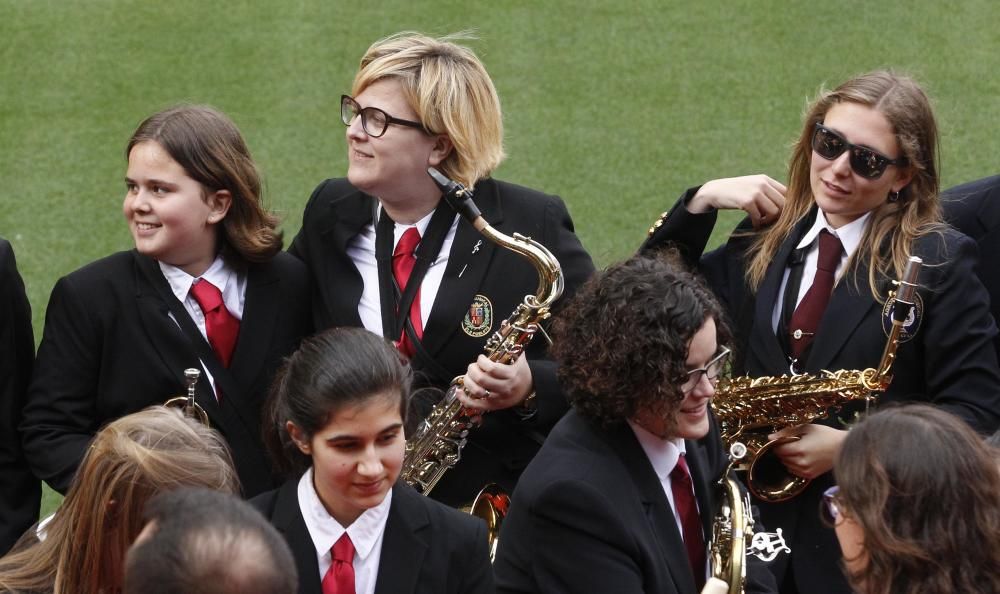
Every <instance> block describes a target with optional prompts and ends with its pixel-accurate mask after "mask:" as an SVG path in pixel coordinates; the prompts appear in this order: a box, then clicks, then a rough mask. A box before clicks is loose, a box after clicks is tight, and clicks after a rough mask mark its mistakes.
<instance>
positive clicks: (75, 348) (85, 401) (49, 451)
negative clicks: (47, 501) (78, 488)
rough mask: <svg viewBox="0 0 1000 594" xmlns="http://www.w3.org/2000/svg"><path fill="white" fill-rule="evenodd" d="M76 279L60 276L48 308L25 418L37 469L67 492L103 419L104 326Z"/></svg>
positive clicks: (29, 450) (31, 459)
mask: <svg viewBox="0 0 1000 594" xmlns="http://www.w3.org/2000/svg"><path fill="white" fill-rule="evenodd" d="M93 314H94V311H93V310H92V309H91V308H89V307H87V306H86V305H85V301H84V300H83V299H81V298H80V296H79V295H78V293H77V286H76V284H75V283H74V282H73V280H72V279H70V278H68V277H64V278H62V279H60V280H59V281H58V282H57V283H56V286H55V288H53V290H52V295H51V297H50V298H49V305H48V308H47V309H46V313H45V330H44V332H43V335H42V343H41V346H40V348H39V353H38V355H39V365H38V366H37V367H36V369H35V374H34V381H33V383H32V386H31V392H30V394H29V398H28V404H27V406H26V408H25V413H24V419H23V421H22V431H23V438H24V450H25V454H26V455H27V457H28V461H29V462H30V464H31V468H32V470H33V471H34V472H35V474H36V475H37V476H38V477H39V478H41V479H43V480H45V481H46V482H47V483H49V485H51V486H52V488H54V489H56V490H57V491H60V492H62V493H65V492H66V490H67V489H68V488H69V484H70V481H71V480H72V478H73V475H74V473H75V472H76V468H77V466H78V465H79V463H80V460H82V459H83V454H84V452H85V451H86V449H87V445H88V443H89V442H90V439H91V438H92V437H93V435H94V433H95V432H96V431H97V429H98V423H99V421H100V420H99V419H98V418H97V415H96V409H95V404H96V400H97V395H96V393H95V392H94V387H96V386H97V384H98V373H99V371H100V368H101V355H102V352H103V350H104V345H103V344H102V343H101V340H100V338H101V336H102V334H103V333H102V332H101V331H99V330H98V321H97V320H96V319H95V318H94V317H93Z"/></svg>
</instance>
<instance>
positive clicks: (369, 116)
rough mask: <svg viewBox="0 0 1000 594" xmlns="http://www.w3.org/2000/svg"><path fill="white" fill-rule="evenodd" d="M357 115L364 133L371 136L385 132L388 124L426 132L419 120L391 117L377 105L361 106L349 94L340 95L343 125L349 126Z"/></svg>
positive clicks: (375, 136) (376, 136) (377, 135)
mask: <svg viewBox="0 0 1000 594" xmlns="http://www.w3.org/2000/svg"><path fill="white" fill-rule="evenodd" d="M358 116H361V128H362V129H364V131H365V134H367V135H368V136H371V137H372V138H378V137H380V136H382V135H383V134H385V131H386V130H388V129H389V124H399V125H400V126H409V127H411V128H417V129H419V130H421V131H423V132H424V133H427V129H426V128H424V125H423V124H421V123H420V122H414V121H413V120H404V119H402V118H396V117H393V116H391V115H389V114H387V113H386V112H385V111H383V110H381V109H379V108H377V107H365V108H362V107H361V106H360V105H358V102H357V101H355V100H354V97H351V96H350V95H341V96H340V119H341V121H343V122H344V125H345V126H350V125H351V122H353V121H354V118H356V117H358Z"/></svg>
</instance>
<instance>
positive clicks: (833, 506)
mask: <svg viewBox="0 0 1000 594" xmlns="http://www.w3.org/2000/svg"><path fill="white" fill-rule="evenodd" d="M838 493H840V487H838V486H837V485H834V486H832V487H830V488H829V489H827V490H826V491H823V498H822V499H821V500H820V503H819V515H820V517H821V518H822V519H823V521H824V522H826V523H827V524H829V525H830V526H835V525H837V524H839V523H840V519H841V518H843V517H844V511H843V510H842V509H841V508H840V503H838V501H837V494H838Z"/></svg>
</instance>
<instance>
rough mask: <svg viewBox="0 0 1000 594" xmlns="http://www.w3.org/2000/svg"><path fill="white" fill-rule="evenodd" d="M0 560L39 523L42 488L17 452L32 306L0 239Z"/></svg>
mask: <svg viewBox="0 0 1000 594" xmlns="http://www.w3.org/2000/svg"><path fill="white" fill-rule="evenodd" d="M0 303H3V308H2V309H0V556H3V555H4V554H5V553H6V552H7V551H8V550H9V549H10V547H11V546H13V545H14V543H15V542H16V541H17V539H18V538H19V537H20V536H21V533H23V532H24V531H25V530H26V529H27V528H28V527H29V526H31V525H32V524H34V523H35V521H36V520H38V507H39V503H40V502H41V497H42V484H41V482H40V481H39V480H38V479H37V478H35V477H34V476H33V475H32V474H31V470H30V469H29V468H28V463H27V462H26V461H25V459H24V452H22V450H21V438H20V435H19V434H18V432H17V425H18V423H19V422H20V419H21V408H22V407H23V406H24V398H25V393H26V391H27V389H28V380H29V379H30V378H31V366H32V364H33V363H34V360H35V337H34V335H33V334H32V332H31V306H30V305H29V304H28V298H27V296H25V294H24V283H23V282H22V281H21V275H20V274H18V272H17V263H16V262H15V260H14V250H13V249H11V247H10V244H9V243H7V241H6V240H5V239H2V238H0Z"/></svg>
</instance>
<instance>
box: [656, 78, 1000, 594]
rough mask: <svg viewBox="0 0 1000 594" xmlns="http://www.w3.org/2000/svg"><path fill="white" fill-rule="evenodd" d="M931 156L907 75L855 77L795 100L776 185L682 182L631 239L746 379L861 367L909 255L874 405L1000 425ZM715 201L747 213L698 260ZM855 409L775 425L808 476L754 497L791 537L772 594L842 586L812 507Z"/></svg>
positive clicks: (972, 287)
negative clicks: (676, 253) (787, 496)
mask: <svg viewBox="0 0 1000 594" xmlns="http://www.w3.org/2000/svg"><path fill="white" fill-rule="evenodd" d="M937 153H938V150H937V124H936V121H935V119H934V114H933V111H932V109H931V105H930V101H929V99H928V98H927V95H926V94H925V93H924V91H923V90H922V89H921V87H920V86H919V85H918V84H917V83H916V82H915V81H914V80H913V79H911V78H909V77H906V76H902V75H899V74H895V73H892V72H887V71H876V72H871V73H867V74H864V75H861V76H857V77H854V78H852V79H850V80H848V81H846V82H844V83H843V84H841V85H840V86H838V87H837V88H836V89H834V90H832V91H824V92H821V93H820V95H819V97H818V98H817V99H816V100H815V101H814V102H813V103H812V104H811V105H810V107H809V109H808V111H807V113H806V115H805V119H804V122H803V127H802V132H801V133H800V135H799V137H798V140H797V141H796V142H795V144H794V148H793V152H792V156H791V162H790V167H789V173H788V186H787V187H786V186H785V185H784V184H782V183H781V182H779V181H777V180H775V179H773V178H771V177H768V176H766V175H755V176H747V177H740V178H729V179H718V180H713V181H710V182H708V183H706V184H704V185H703V186H700V187H697V188H692V189H690V190H688V191H687V192H686V193H685V194H684V196H683V197H682V198H681V200H680V201H679V202H678V204H677V205H676V206H675V207H674V208H673V209H672V210H671V211H670V212H669V213H668V214H666V215H664V217H663V218H661V220H660V221H659V222H657V223H656V224H655V225H654V228H653V229H652V230H651V233H650V237H649V239H648V240H647V242H646V243H645V244H644V246H643V249H647V250H648V249H656V248H658V247H660V246H661V245H664V244H673V245H676V246H678V247H679V248H680V249H681V251H682V253H684V254H685V256H686V257H687V258H688V259H689V261H691V262H692V264H693V265H696V266H698V267H699V269H700V271H701V272H702V273H703V274H704V275H705V277H706V278H707V279H708V281H709V283H710V284H711V286H712V288H713V290H714V291H715V292H716V293H717V295H718V296H719V297H720V299H721V301H722V302H723V303H724V304H725V305H726V307H727V309H728V314H729V316H730V317H731V319H732V322H733V326H734V329H735V334H736V338H737V340H736V351H737V353H738V356H737V358H736V363H735V365H734V370H733V371H734V373H735V374H744V373H746V374H749V375H751V376H754V377H757V376H780V375H782V374H789V373H812V374H818V373H821V371H822V370H838V369H866V368H869V367H874V366H875V365H876V364H877V363H878V362H879V359H880V358H881V354H882V350H883V348H884V347H885V344H886V338H887V336H888V325H889V323H890V322H889V315H890V314H889V312H888V308H889V306H888V305H887V301H886V295H887V293H888V291H889V290H891V289H892V288H893V285H892V281H894V280H896V279H899V278H900V277H901V274H902V271H903V267H904V264H905V262H906V260H907V258H908V257H909V256H911V255H916V256H919V257H921V258H922V259H923V264H924V265H923V270H922V272H921V274H920V278H919V279H918V282H919V284H920V288H919V289H918V291H917V294H918V296H917V299H916V301H917V304H916V307H915V308H914V312H913V314H912V316H911V317H910V319H908V320H907V324H906V326H905V330H904V332H903V337H902V341H901V344H900V345H899V348H898V351H897V353H896V361H895V365H894V368H893V375H894V379H893V381H892V384H891V385H890V386H889V388H888V390H887V391H886V392H885V394H884V395H882V396H881V400H882V401H883V402H887V401H900V400H917V401H925V402H931V403H934V404H936V405H938V406H941V407H942V408H945V409H947V410H949V411H950V412H953V413H955V414H957V415H958V416H959V417H961V418H963V419H964V420H965V421H966V422H967V423H969V425H970V426H972V427H973V428H975V429H977V430H979V431H981V432H983V433H989V432H992V431H994V430H995V429H996V428H997V427H998V424H1000V371H998V370H997V360H996V354H995V352H994V351H993V348H992V343H991V341H992V339H993V336H994V335H995V333H996V328H995V326H994V324H993V320H992V319H991V317H990V313H989V310H988V308H987V304H988V297H987V295H986V292H985V290H984V289H983V286H982V284H981V283H980V282H979V281H978V280H977V279H976V277H975V275H974V274H973V268H974V266H975V262H976V259H975V245H974V244H973V242H972V241H971V240H970V239H969V238H967V237H965V236H964V235H961V234H959V233H957V232H955V231H953V230H952V229H950V228H949V227H947V226H946V225H944V224H943V223H942V222H941V219H940V214H939V205H938V187H939V177H938V171H939V167H938V154H937ZM719 209H742V210H744V211H746V213H747V214H748V217H747V218H746V219H745V220H744V221H743V222H742V223H741V224H740V226H739V227H738V228H737V229H736V231H735V232H733V234H732V235H731V236H730V237H729V239H728V241H727V242H726V243H725V244H724V245H723V246H722V247H720V248H719V249H717V250H715V251H712V252H709V253H707V254H704V255H703V252H704V250H705V246H706V244H707V242H708V240H709V237H710V235H711V232H712V230H713V228H714V226H715V222H716V217H717V211H718V210H719ZM860 408H861V407H860V405H859V406H847V407H845V409H844V410H842V411H839V412H838V413H836V414H834V415H830V416H828V417H826V418H825V419H822V420H821V421H820V422H817V423H813V424H809V425H803V426H798V427H791V428H788V429H787V430H785V431H783V432H782V433H781V434H780V435H781V436H783V437H789V438H791V439H793V441H792V442H791V443H786V444H784V445H780V446H778V447H777V448H775V452H776V453H777V454H778V456H779V458H780V460H781V462H782V463H783V464H784V466H785V467H786V468H787V470H788V472H790V473H792V474H795V475H798V476H801V477H804V478H808V479H814V480H813V481H812V483H811V484H810V486H809V488H808V489H807V490H806V491H805V492H804V493H803V494H802V495H799V496H797V497H796V498H794V499H791V500H789V501H786V502H782V503H765V502H763V501H761V502H759V505H760V508H761V512H762V516H763V521H764V524H765V525H766V526H767V528H768V529H769V530H774V529H777V528H781V529H782V530H783V532H784V535H785V538H786V540H788V542H789V546H790V547H791V548H792V554H791V556H790V560H787V559H789V557H786V556H781V557H779V558H778V560H777V561H775V563H774V565H773V566H772V569H773V570H774V572H775V574H776V576H777V577H778V580H779V585H781V586H782V591H783V592H797V591H802V592H809V593H813V592H819V593H822V592H849V591H850V590H849V587H848V585H847V583H846V580H845V579H844V577H843V575H842V574H841V572H840V571H839V569H838V567H837V564H836V558H837V551H838V549H837V544H836V541H835V539H834V536H833V532H832V531H831V530H830V529H829V528H827V527H824V526H822V525H821V524H820V523H819V520H818V518H817V517H816V513H815V510H816V508H817V505H818V502H819V499H820V496H821V494H822V492H823V490H824V489H825V488H826V487H829V486H830V485H831V484H832V477H831V475H830V473H829V471H830V469H831V468H832V467H833V461H834V458H835V457H836V454H837V452H838V450H839V449H840V445H841V443H842V442H843V439H844V436H845V435H846V425H847V424H848V423H850V422H851V421H852V420H853V419H854V414H855V413H857V412H859V411H860ZM774 437H778V435H775V436H774Z"/></svg>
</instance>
